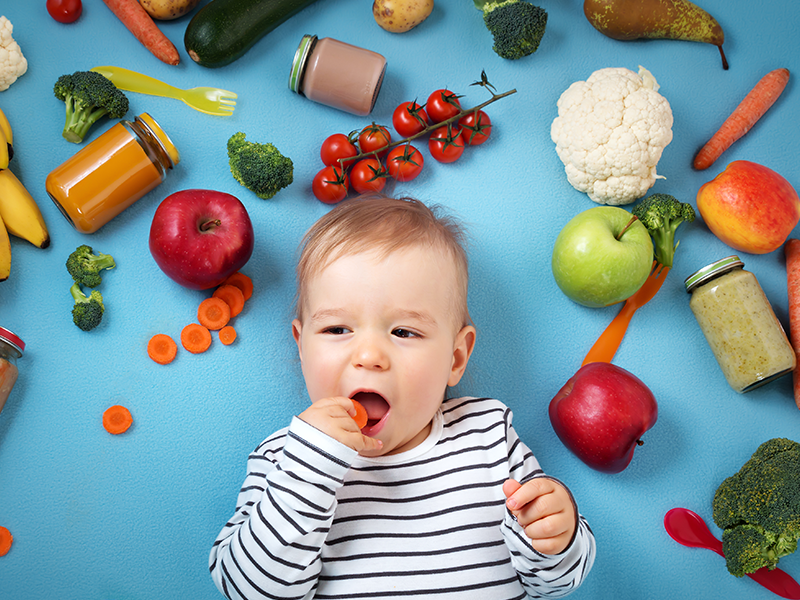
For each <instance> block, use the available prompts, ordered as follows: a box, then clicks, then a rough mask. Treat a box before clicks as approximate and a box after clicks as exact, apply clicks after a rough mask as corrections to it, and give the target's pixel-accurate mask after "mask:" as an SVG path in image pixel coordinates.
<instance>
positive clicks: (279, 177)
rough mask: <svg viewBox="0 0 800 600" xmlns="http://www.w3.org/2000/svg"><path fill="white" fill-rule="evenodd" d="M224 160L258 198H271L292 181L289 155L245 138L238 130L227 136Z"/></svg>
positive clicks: (237, 177) (235, 177) (273, 147)
mask: <svg viewBox="0 0 800 600" xmlns="http://www.w3.org/2000/svg"><path fill="white" fill-rule="evenodd" d="M228 160H229V164H230V169H231V174H232V175H233V178H234V179H236V181H238V182H239V183H241V184H242V185H243V186H244V187H246V188H247V189H248V190H250V191H251V192H253V193H255V195H256V196H258V197H259V198H263V199H265V200H266V199H269V198H272V197H273V196H274V195H275V194H277V193H278V192H279V191H280V190H282V189H283V188H285V187H286V186H288V185H289V184H290V183H292V180H293V171H294V165H293V164H292V159H290V158H288V157H286V156H284V155H283V154H281V153H280V151H279V150H278V149H277V148H276V147H275V146H273V145H272V144H269V143H266V144H259V143H256V142H248V141H247V140H245V134H244V133H242V132H241V131H240V132H238V133H234V134H233V135H232V136H231V137H230V138H229V139H228Z"/></svg>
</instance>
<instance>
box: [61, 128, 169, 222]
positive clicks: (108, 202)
mask: <svg viewBox="0 0 800 600" xmlns="http://www.w3.org/2000/svg"><path fill="white" fill-rule="evenodd" d="M178 162H180V155H179V154H178V150H177V149H176V148H175V145H174V144H173V143H172V140H170V138H169V136H168V135H167V134H166V133H164V130H163V129H161V127H160V126H159V125H158V123H156V122H155V120H154V119H153V117H151V116H150V115H149V114H147V113H142V114H141V115H139V116H138V117H135V119H134V120H133V122H131V121H127V120H122V121H120V122H119V123H117V124H115V125H114V126H113V127H111V128H110V129H109V130H108V131H106V132H105V133H103V134H102V135H100V136H99V137H98V138H97V139H95V140H93V141H91V142H90V143H89V144H87V145H86V146H85V147H84V148H82V149H81V150H80V151H78V152H77V153H76V154H75V155H74V156H72V158H70V159H68V160H67V161H66V162H65V163H64V164H62V165H61V166H60V167H57V168H56V169H54V170H53V171H52V172H51V173H50V174H49V175H48V176H47V180H46V181H45V187H46V188H47V193H48V194H49V195H50V198H51V199H52V200H53V202H55V205H56V206H57V207H58V208H59V210H60V211H61V214H63V215H64V216H65V217H66V218H67V220H68V221H69V222H70V223H72V225H73V226H74V227H75V229H77V230H78V231H80V232H81V233H94V232H95V231H97V230H98V229H100V227H102V226H103V225H105V224H106V223H108V222H109V221H110V220H111V219H113V218H114V217H116V216H117V215H118V214H119V213H121V212H122V211H123V210H125V209H126V208H128V207H129V206H130V205H131V204H133V203H134V202H136V201H137V200H139V198H141V197H142V196H144V195H145V194H146V193H147V192H149V191H151V190H152V189H153V188H155V187H156V186H157V185H158V184H160V183H161V182H162V181H164V179H165V177H166V175H167V171H168V170H170V169H172V168H173V167H174V166H175V165H177V164H178Z"/></svg>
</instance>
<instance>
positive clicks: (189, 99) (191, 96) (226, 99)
mask: <svg viewBox="0 0 800 600" xmlns="http://www.w3.org/2000/svg"><path fill="white" fill-rule="evenodd" d="M92 71H95V72H97V73H100V74H101V75H104V76H105V77H108V79H110V80H111V82H112V83H113V84H114V85H115V86H116V87H118V88H119V89H121V90H125V91H127V92H137V93H139V94H149V95H151V96H162V97H164V98H175V99H176V100H183V102H185V103H186V104H188V105H189V106H191V107H192V108H193V109H195V110H199V111H200V112H204V113H207V114H209V115H219V116H223V117H226V116H230V115H231V114H233V109H234V107H235V106H236V97H237V96H236V94H234V93H233V92H229V91H228V90H221V89H219V88H213V87H196V88H191V89H189V90H182V89H179V88H176V87H173V86H171V85H169V84H168V83H164V82H163V81H159V80H158V79H154V78H152V77H149V76H147V75H143V74H141V73H137V72H136V71H130V70H128V69H123V68H122V67H94V68H93V69H92Z"/></svg>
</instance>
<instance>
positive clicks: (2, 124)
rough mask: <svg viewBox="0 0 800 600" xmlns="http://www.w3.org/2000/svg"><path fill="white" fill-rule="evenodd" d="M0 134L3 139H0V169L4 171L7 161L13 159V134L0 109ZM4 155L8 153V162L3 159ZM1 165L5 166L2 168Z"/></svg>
mask: <svg viewBox="0 0 800 600" xmlns="http://www.w3.org/2000/svg"><path fill="white" fill-rule="evenodd" d="M0 132H2V133H3V137H5V140H3V139H2V138H0V144H2V147H1V148H0V169H5V168H6V167H8V160H10V159H12V158H13V157H14V133H13V131H12V130H11V123H9V122H8V119H7V118H6V114H5V113H4V112H3V110H2V109H0ZM6 153H8V160H6V159H5V158H4V157H5V154H6ZM3 164H5V166H2V165H3Z"/></svg>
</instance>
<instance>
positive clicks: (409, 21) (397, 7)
mask: <svg viewBox="0 0 800 600" xmlns="http://www.w3.org/2000/svg"><path fill="white" fill-rule="evenodd" d="M432 10H433V0H375V1H374V2H373V3H372V15H373V16H374V17H375V22H376V23H377V24H378V25H380V26H381V27H383V28H384V29H385V30H386V31H391V32H392V33H404V32H406V31H408V30H409V29H413V28H414V27H416V26H417V25H419V24H420V23H422V22H423V21H424V20H425V19H427V18H428V15H430V14H431V11H432Z"/></svg>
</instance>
